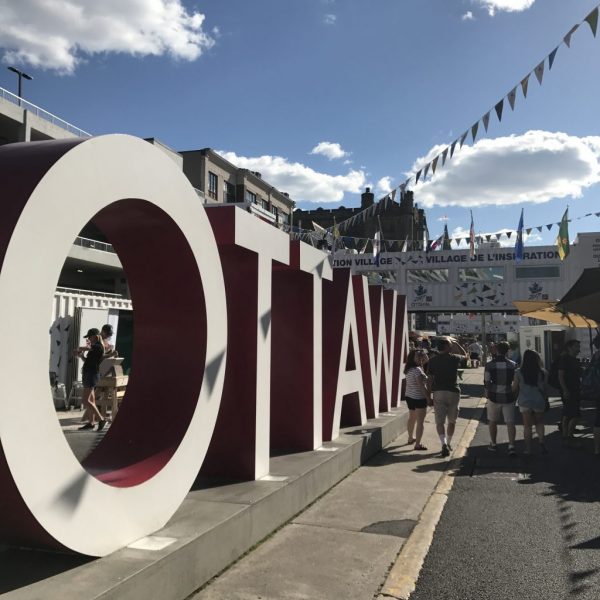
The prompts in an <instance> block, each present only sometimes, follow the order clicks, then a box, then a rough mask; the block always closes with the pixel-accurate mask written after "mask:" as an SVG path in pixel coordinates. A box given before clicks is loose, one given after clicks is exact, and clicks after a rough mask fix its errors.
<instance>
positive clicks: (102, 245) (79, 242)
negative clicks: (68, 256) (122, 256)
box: [73, 236, 117, 254]
mask: <svg viewBox="0 0 600 600" xmlns="http://www.w3.org/2000/svg"><path fill="white" fill-rule="evenodd" d="M73 245H74V246H81V247H82V248H93V249H94V250H101V251H102V252H112V253H113V254H116V253H117V252H116V251H115V249H114V248H113V247H112V245H111V244H108V243H107V242H99V241H98V240H92V239H90V238H84V237H79V236H78V237H76V238H75V241H74V242H73Z"/></svg>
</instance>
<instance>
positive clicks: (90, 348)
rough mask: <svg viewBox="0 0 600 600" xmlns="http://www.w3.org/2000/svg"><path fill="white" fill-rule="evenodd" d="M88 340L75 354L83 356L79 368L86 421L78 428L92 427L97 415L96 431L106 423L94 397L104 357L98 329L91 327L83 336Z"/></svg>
mask: <svg viewBox="0 0 600 600" xmlns="http://www.w3.org/2000/svg"><path fill="white" fill-rule="evenodd" d="M83 337H84V338H85V339H87V340H88V345H87V346H82V347H80V348H77V350H76V351H75V353H76V355H77V356H79V357H80V358H83V368H82V369H81V380H82V383H83V397H82V402H83V405H84V406H85V407H86V408H85V413H84V415H83V417H84V419H85V418H86V415H87V418H88V422H87V423H86V424H85V425H83V426H82V427H80V429H93V428H94V425H95V422H96V417H98V431H101V430H102V429H103V428H104V426H105V425H106V420H105V419H103V418H102V415H101V414H100V411H99V410H98V407H97V406H96V397H95V395H94V388H95V387H96V386H97V385H98V382H99V381H100V363H101V362H102V360H103V359H104V345H103V343H102V337H101V336H100V331H99V330H98V329H96V328H95V327H93V328H92V329H90V330H89V331H88V332H87V333H86V334H85V335H84V336H83Z"/></svg>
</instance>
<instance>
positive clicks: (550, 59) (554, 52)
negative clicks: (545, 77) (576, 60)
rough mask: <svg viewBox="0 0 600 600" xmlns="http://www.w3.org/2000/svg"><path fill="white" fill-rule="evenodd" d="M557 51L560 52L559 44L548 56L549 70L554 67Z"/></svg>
mask: <svg viewBox="0 0 600 600" xmlns="http://www.w3.org/2000/svg"><path fill="white" fill-rule="evenodd" d="M557 52H558V46H556V48H554V50H552V52H550V55H549V56H548V70H550V69H551V68H552V65H553V64H554V59H555V58H556V53H557Z"/></svg>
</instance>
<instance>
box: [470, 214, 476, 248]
mask: <svg viewBox="0 0 600 600" xmlns="http://www.w3.org/2000/svg"><path fill="white" fill-rule="evenodd" d="M469 256H470V257H471V258H473V257H474V256H475V223H473V211H471V228H470V229H469Z"/></svg>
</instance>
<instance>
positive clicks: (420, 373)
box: [404, 350, 431, 450]
mask: <svg viewBox="0 0 600 600" xmlns="http://www.w3.org/2000/svg"><path fill="white" fill-rule="evenodd" d="M427 360H428V358H427V352H425V351H424V350H411V351H410V352H409V354H408V358H407V359H406V371H405V372H406V393H405V395H404V399H405V400H406V405H407V406H408V410H409V413H408V424H407V429H408V443H409V444H414V445H415V450H427V448H426V447H425V446H424V445H423V444H422V443H421V439H422V437H423V429H424V425H423V424H424V422H425V413H426V412H427V405H430V406H431V395H430V394H429V391H428V390H427V386H426V383H427V375H425V371H424V370H423V366H424V365H425V364H426V363H427ZM415 429H416V431H415ZM413 434H414V437H413Z"/></svg>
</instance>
